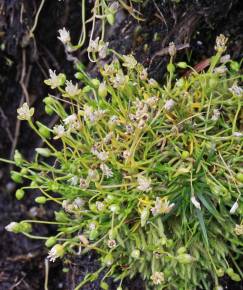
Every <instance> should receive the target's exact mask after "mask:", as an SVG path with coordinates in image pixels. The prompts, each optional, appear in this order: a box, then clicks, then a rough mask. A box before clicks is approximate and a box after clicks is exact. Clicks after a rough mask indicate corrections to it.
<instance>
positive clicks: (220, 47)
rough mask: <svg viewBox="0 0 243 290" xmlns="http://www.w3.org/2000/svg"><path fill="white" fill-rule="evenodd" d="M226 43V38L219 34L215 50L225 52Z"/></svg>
mask: <svg viewBox="0 0 243 290" xmlns="http://www.w3.org/2000/svg"><path fill="white" fill-rule="evenodd" d="M227 41H228V38H227V37H225V36H224V35H223V34H220V35H219V36H217V38H216V45H215V47H214V48H215V50H216V51H218V52H221V53H222V52H224V51H225V50H226V48H227V47H226V43H227Z"/></svg>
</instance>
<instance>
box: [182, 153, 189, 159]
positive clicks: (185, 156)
mask: <svg viewBox="0 0 243 290" xmlns="http://www.w3.org/2000/svg"><path fill="white" fill-rule="evenodd" d="M189 155H190V153H189V152H188V151H182V153H181V158H182V159H187V158H188V157H189Z"/></svg>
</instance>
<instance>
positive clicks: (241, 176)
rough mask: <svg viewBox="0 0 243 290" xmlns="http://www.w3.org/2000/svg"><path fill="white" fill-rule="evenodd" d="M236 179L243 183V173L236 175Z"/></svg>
mask: <svg viewBox="0 0 243 290" xmlns="http://www.w3.org/2000/svg"><path fill="white" fill-rule="evenodd" d="M236 179H237V180H238V181H240V182H242V183H243V173H241V172H239V173H237V174H236Z"/></svg>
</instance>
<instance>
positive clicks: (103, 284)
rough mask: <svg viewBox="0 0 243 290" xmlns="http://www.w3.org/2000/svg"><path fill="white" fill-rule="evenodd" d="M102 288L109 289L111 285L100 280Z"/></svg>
mask: <svg viewBox="0 0 243 290" xmlns="http://www.w3.org/2000/svg"><path fill="white" fill-rule="evenodd" d="M100 288H101V289H104V290H108V289H109V285H108V284H107V283H106V282H104V281H102V282H100Z"/></svg>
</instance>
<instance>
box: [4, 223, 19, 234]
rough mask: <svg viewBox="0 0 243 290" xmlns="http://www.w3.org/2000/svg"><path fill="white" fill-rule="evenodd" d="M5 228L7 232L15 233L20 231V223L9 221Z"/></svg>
mask: <svg viewBox="0 0 243 290" xmlns="http://www.w3.org/2000/svg"><path fill="white" fill-rule="evenodd" d="M5 230H7V231H8V232H13V233H15V234H17V233H19V232H20V225H19V223H16V222H11V223H10V224H8V225H7V226H6V227H5Z"/></svg>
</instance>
